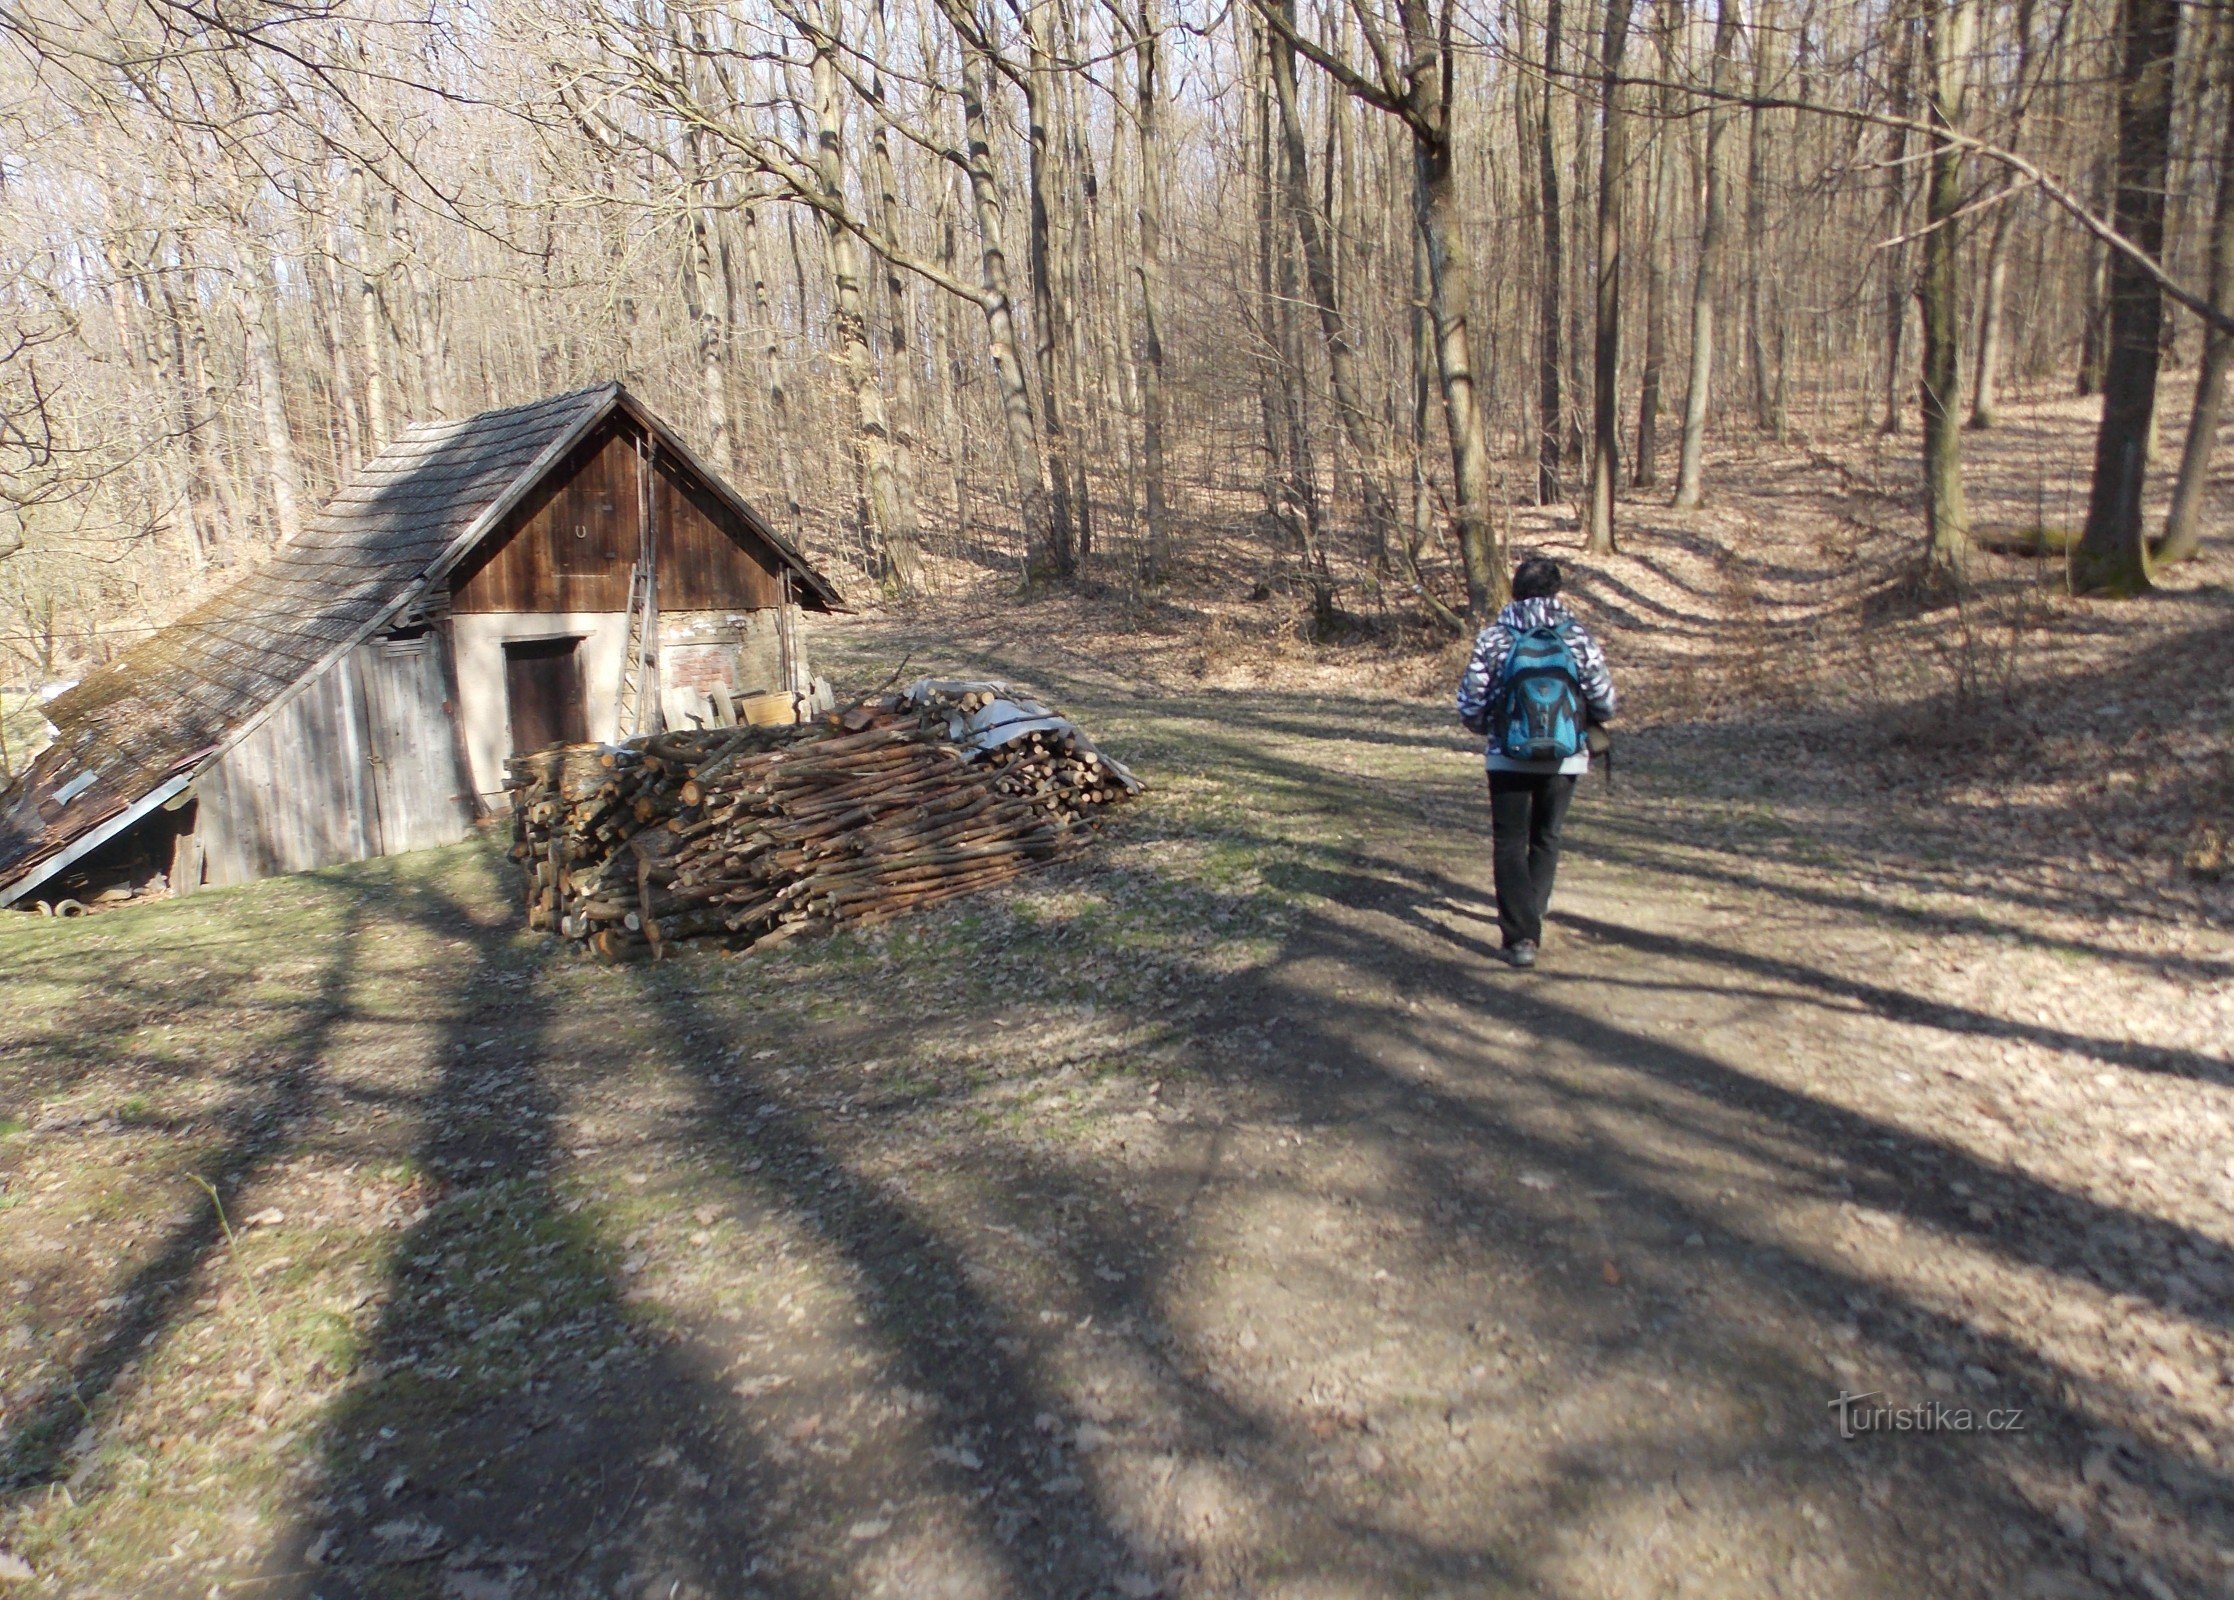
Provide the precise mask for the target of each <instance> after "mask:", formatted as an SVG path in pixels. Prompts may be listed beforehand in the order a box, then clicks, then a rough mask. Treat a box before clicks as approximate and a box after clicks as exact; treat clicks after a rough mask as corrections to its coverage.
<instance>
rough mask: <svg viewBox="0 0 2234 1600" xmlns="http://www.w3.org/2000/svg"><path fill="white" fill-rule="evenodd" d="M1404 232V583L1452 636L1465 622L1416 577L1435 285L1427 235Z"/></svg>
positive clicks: (1424, 517) (1429, 506) (1422, 536)
mask: <svg viewBox="0 0 2234 1600" xmlns="http://www.w3.org/2000/svg"><path fill="white" fill-rule="evenodd" d="M1407 231H1408V232H1409V233H1410V235H1411V239H1412V308H1411V309H1412V315H1411V335H1412V338H1411V345H1412V385H1411V387H1412V396H1411V398H1412V407H1411V423H1412V526H1411V530H1410V532H1409V533H1408V534H1407V535H1406V536H1405V539H1404V541H1403V544H1402V546H1401V549H1402V550H1403V553H1404V579H1405V581H1406V582H1407V583H1408V584H1410V585H1411V589H1412V593H1413V595H1414V596H1416V597H1417V598H1418V600H1419V603H1420V604H1421V605H1422V606H1424V607H1426V608H1427V613H1428V615H1429V616H1431V617H1433V618H1434V619H1435V620H1436V621H1437V622H1440V623H1441V624H1442V625H1443V626H1444V627H1446V628H1448V629H1450V631H1451V632H1453V633H1464V632H1465V631H1466V619H1465V618H1464V617H1462V616H1460V615H1459V614H1458V613H1457V612H1455V611H1453V610H1452V609H1451V608H1450V607H1449V606H1447V605H1445V604H1444V603H1443V602H1442V600H1441V599H1440V598H1439V597H1438V596H1437V595H1436V594H1435V592H1434V591H1433V590H1431V589H1430V588H1428V586H1427V583H1426V581H1425V580H1424V579H1423V578H1422V577H1421V576H1420V551H1422V550H1424V549H1425V548H1426V547H1427V541H1428V539H1429V538H1430V537H1432V536H1433V534H1434V531H1435V486H1434V484H1433V483H1432V482H1431V481H1430V480H1429V477H1428V471H1427V424H1428V412H1429V410H1430V397H1431V391H1432V390H1433V389H1434V387H1435V383H1436V373H1437V360H1436V354H1435V319H1434V317H1433V316H1432V315H1431V314H1430V312H1429V309H1428V308H1429V307H1430V306H1431V305H1432V304H1433V303H1434V298H1435V285H1434V279H1433V277H1432V275H1431V274H1430V273H1429V272H1428V269H1427V239H1426V237H1425V235H1423V234H1422V233H1421V232H1420V230H1419V229H1418V228H1416V227H1414V228H1411V229H1408V230H1407Z"/></svg>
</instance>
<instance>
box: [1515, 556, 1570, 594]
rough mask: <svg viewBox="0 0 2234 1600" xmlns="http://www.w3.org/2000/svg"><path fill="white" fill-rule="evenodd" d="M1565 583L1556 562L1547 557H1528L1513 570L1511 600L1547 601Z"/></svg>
mask: <svg viewBox="0 0 2234 1600" xmlns="http://www.w3.org/2000/svg"><path fill="white" fill-rule="evenodd" d="M1565 581H1566V579H1565V576H1564V575H1563V574H1562V573H1561V572H1560V570H1559V563H1558V562H1556V561H1554V560H1552V559H1551V557H1549V556H1530V557H1529V558H1528V559H1527V560H1526V561H1523V562H1522V563H1521V564H1520V565H1519V566H1517V567H1515V568H1514V569H1513V598H1514V599H1515V600H1548V599H1550V598H1551V597H1552V596H1553V595H1555V594H1557V593H1558V592H1559V586H1560V584H1562V583H1563V582H1565Z"/></svg>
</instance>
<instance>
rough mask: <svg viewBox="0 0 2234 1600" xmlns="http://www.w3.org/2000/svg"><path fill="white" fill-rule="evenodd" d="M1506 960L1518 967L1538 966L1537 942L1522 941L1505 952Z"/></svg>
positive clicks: (1531, 940)
mask: <svg viewBox="0 0 2234 1600" xmlns="http://www.w3.org/2000/svg"><path fill="white" fill-rule="evenodd" d="M1505 959H1506V960H1507V961H1509V962H1511V963H1512V964H1513V965H1514V966H1516V967H1532V966H1534V965H1535V964H1536V941H1535V940H1533V939H1523V940H1521V941H1520V943H1518V944H1516V945H1514V946H1512V947H1511V948H1510V949H1508V950H1507V951H1506V952H1505Z"/></svg>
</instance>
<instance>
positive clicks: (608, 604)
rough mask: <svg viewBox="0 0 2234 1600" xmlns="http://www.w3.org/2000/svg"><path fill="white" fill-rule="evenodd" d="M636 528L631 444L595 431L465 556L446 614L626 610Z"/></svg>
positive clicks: (639, 538) (613, 433)
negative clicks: (448, 610) (470, 553)
mask: <svg viewBox="0 0 2234 1600" xmlns="http://www.w3.org/2000/svg"><path fill="white" fill-rule="evenodd" d="M642 530H643V521H642V517H641V515H640V506H639V503H638V495H637V489H636V446H635V444H634V443H633V441H631V440H630V439H629V438H627V437H626V436H625V435H624V434H622V433H621V432H620V431H618V430H617V429H612V428H607V429H603V430H600V431H599V432H598V433H594V434H592V435H591V436H590V437H589V438H587V439H585V440H584V441H582V443H581V444H579V445H577V446H575V448H574V450H573V451H572V452H571V453H570V454H569V455H568V456H567V457H566V459H565V460H563V461H561V462H560V463H559V464H558V465H557V466H556V467H554V468H552V469H551V474H550V476H549V477H547V478H545V479H544V480H543V482H542V483H540V484H538V485H537V486H536V487H535V489H534V490H533V491H532V492H531V493H530V494H529V495H528V496H527V498H526V499H525V500H523V501H522V502H521V503H520V505H519V507H518V509H516V510H515V511H514V512H513V513H512V515H511V516H510V517H509V518H508V519H506V522H505V524H504V526H502V527H500V528H498V529H497V531H496V532H494V533H492V534H491V535H490V536H489V537H488V538H487V539H486V540H484V541H483V542H482V545H481V547H480V549H478V550H476V551H475V552H474V553H473V554H472V555H470V556H468V557H467V558H466V560H465V562H464V564H463V565H461V566H460V567H459V569H458V575H457V577H456V578H455V579H454V580H453V581H452V583H451V600H450V608H451V610H452V611H454V612H488V611H626V610H627V609H628V573H629V569H630V568H631V567H633V566H634V565H635V564H636V557H637V555H638V553H639V552H640V551H641V549H642V547H643V531H642Z"/></svg>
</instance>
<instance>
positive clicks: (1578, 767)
mask: <svg viewBox="0 0 2234 1600" xmlns="http://www.w3.org/2000/svg"><path fill="white" fill-rule="evenodd" d="M1561 622H1564V623H1566V624H1568V628H1567V647H1568V648H1569V649H1570V650H1572V651H1574V653H1575V675H1576V677H1578V678H1579V679H1580V680H1581V681H1582V697H1583V700H1584V701H1585V703H1587V704H1588V705H1589V707H1590V716H1591V720H1592V721H1594V722H1610V721H1612V720H1613V713H1614V707H1615V705H1616V703H1617V700H1618V697H1617V696H1616V695H1615V693H1614V688H1613V674H1612V673H1610V672H1608V671H1607V670H1606V653H1605V651H1603V650H1601V649H1599V648H1598V641H1597V640H1596V639H1594V638H1592V637H1591V636H1590V630H1589V629H1588V628H1585V627H1584V626H1583V625H1582V624H1581V623H1580V622H1577V621H1576V620H1575V614H1574V613H1573V612H1572V611H1569V610H1568V609H1567V608H1566V607H1565V606H1564V605H1562V604H1561V603H1560V602H1559V600H1558V599H1557V598H1555V597H1553V596H1549V595H1546V596H1542V597H1539V598H1536V599H1532V600H1515V601H1514V602H1512V604H1510V605H1508V606H1507V607H1505V609H1504V610H1502V611H1500V612H1498V613H1497V620H1496V621H1495V622H1492V623H1491V624H1490V625H1489V626H1488V627H1486V628H1484V629H1482V631H1481V632H1480V634H1478V635H1477V636H1476V637H1475V639H1474V653H1473V655H1472V656H1471V657H1469V658H1468V659H1467V662H1466V672H1465V675H1464V676H1463V677H1461V678H1460V679H1459V680H1458V720H1459V721H1461V722H1463V723H1465V724H1466V727H1467V729H1468V731H1470V732H1473V733H1487V732H1488V731H1489V710H1490V702H1491V701H1492V700H1494V699H1496V697H1497V690H1498V686H1499V684H1500V683H1501V682H1502V681H1503V679H1504V676H1505V660H1506V658H1507V657H1508V656H1510V655H1511V654H1512V653H1513V640H1514V639H1515V638H1516V637H1518V636H1519V635H1521V634H1523V633H1527V632H1528V631H1529V630H1531V629H1533V628H1548V627H1551V626H1553V625H1554V624H1557V623H1561ZM1483 759H1484V761H1485V762H1486V763H1487V765H1488V767H1489V770H1490V771H1492V772H1587V771H1589V770H1590V755H1589V752H1588V751H1585V752H1583V753H1582V754H1581V755H1576V756H1570V757H1568V758H1567V759H1566V760H1565V761H1515V760H1513V759H1512V758H1511V757H1510V756H1507V755H1505V754H1503V753H1502V752H1501V751H1499V750H1498V748H1497V746H1496V744H1495V743H1494V742H1492V743H1490V744H1489V745H1488V746H1487V747H1486V748H1485V749H1484V751H1483Z"/></svg>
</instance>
